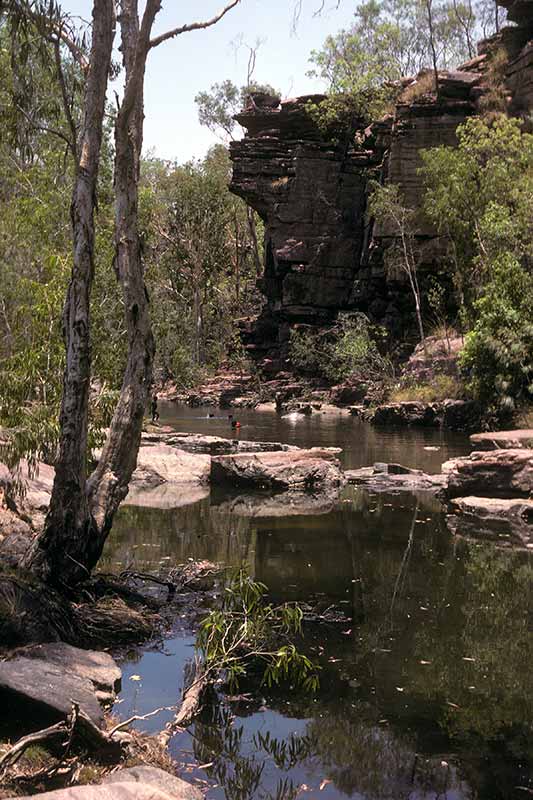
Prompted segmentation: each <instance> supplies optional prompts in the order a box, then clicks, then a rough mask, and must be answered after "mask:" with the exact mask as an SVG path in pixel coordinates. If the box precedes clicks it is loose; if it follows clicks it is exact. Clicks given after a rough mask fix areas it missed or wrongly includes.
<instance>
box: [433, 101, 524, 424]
mask: <svg viewBox="0 0 533 800" xmlns="http://www.w3.org/2000/svg"><path fill="white" fill-rule="evenodd" d="M458 140H459V143H458V147H456V148H451V147H439V148H435V149H432V150H429V151H427V152H426V153H424V154H423V161H424V167H423V175H424V180H425V185H426V191H425V200H424V207H425V211H426V214H427V215H428V217H429V219H430V220H431V221H432V222H433V224H435V226H436V227H437V229H438V230H439V231H440V232H442V233H445V234H447V236H448V238H449V242H450V262H451V263H452V265H453V266H454V278H455V285H456V289H457V294H458V301H459V305H460V307H461V309H462V319H463V322H464V324H466V326H467V327H468V328H469V329H470V332H469V333H468V334H467V336H466V343H465V348H464V351H463V354H462V359H461V363H462V366H463V368H464V370H465V373H466V375H467V377H468V388H469V390H470V391H471V392H472V394H473V395H474V396H475V397H476V398H478V399H479V400H480V402H482V403H483V404H484V406H485V407H486V408H487V409H488V410H492V411H494V412H495V413H497V414H501V413H504V412H510V411H512V410H514V408H515V407H516V406H517V405H519V404H520V403H522V402H527V400H528V399H529V398H530V397H531V393H532V384H533V373H532V355H531V354H532V350H533V340H532V331H533V328H532V325H533V311H532V308H533V294H532V276H531V267H532V264H533V229H532V226H531V219H533V135H532V134H530V133H526V132H524V131H523V130H522V128H521V125H520V122H519V121H518V120H516V119H509V118H507V117H505V116H503V115H502V114H497V115H495V116H494V117H493V118H492V119H483V118H472V119H469V120H467V122H466V123H465V124H464V125H462V126H460V127H459V129H458Z"/></svg>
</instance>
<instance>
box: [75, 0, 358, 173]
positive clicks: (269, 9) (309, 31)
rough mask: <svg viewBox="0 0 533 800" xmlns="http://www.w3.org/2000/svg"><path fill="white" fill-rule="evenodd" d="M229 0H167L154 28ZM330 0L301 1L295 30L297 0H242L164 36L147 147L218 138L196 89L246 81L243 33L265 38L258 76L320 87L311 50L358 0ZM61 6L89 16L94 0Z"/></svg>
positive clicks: (153, 60)
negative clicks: (189, 29) (202, 118)
mask: <svg viewBox="0 0 533 800" xmlns="http://www.w3.org/2000/svg"><path fill="white" fill-rule="evenodd" d="M224 4H225V3H224V0H163V10H162V11H161V13H160V14H159V16H158V19H157V26H156V31H157V32H160V31H163V30H167V29H169V28H174V27H176V26H178V25H182V24H183V23H185V22H191V21H193V20H198V19H206V18H209V17H211V16H213V15H214V13H215V12H216V11H218V10H219V9H220V8H221V7H222V6H223V5H224ZM336 5H337V3H336V0H326V5H325V9H324V11H323V13H322V15H321V16H320V17H314V16H313V11H314V10H315V9H316V8H317V7H318V6H320V0H304V3H303V11H302V15H301V18H300V22H299V25H298V31H297V34H296V35H294V34H292V32H291V22H292V9H293V0H242V2H241V4H240V5H239V6H237V7H236V8H235V9H233V10H232V11H231V12H229V13H228V14H227V16H226V17H224V19H223V20H221V22H219V23H218V25H216V26H214V27H213V28H210V29H208V30H205V31H199V32H193V33H187V34H184V35H182V36H179V37H177V38H176V39H175V40H173V41H169V42H165V43H164V44H162V45H160V46H159V47H158V48H157V49H155V50H153V51H152V52H151V53H150V55H149V60H148V68H147V76H146V92H145V98H146V99H145V103H146V120H145V150H149V149H152V150H154V151H155V154H156V155H158V156H160V157H161V158H166V159H172V160H174V159H176V160H177V161H179V162H183V161H186V160H188V159H190V158H193V157H201V156H203V155H204V153H205V152H206V151H207V149H208V148H209V146H210V145H211V144H213V143H214V142H215V141H216V139H215V138H214V137H213V135H212V134H211V133H210V132H209V131H208V130H207V129H206V128H202V127H201V126H200V124H199V123H198V115H197V108H196V104H195V102H194V97H195V95H196V94H197V93H198V92H200V91H202V90H205V89H209V87H210V86H211V84H213V83H215V82H219V81H222V80H224V79H226V78H230V79H231V80H233V81H234V82H235V83H238V84H242V83H244V82H245V80H246V65H247V59H248V53H247V51H246V50H245V48H241V50H240V51H239V52H238V53H237V54H235V52H234V48H232V44H231V43H232V42H234V41H235V40H237V39H238V38H239V37H240V36H242V38H243V39H244V41H245V42H247V43H250V44H254V43H255V41H256V40H257V38H258V37H260V38H261V39H264V40H265V41H264V43H263V44H262V45H261V47H260V49H259V51H258V56H257V67H256V72H255V79H256V80H258V81H262V82H265V83H270V84H272V85H273V86H275V87H276V88H278V89H279V90H280V91H281V92H282V94H283V96H285V97H292V96H295V95H298V94H306V93H308V92H313V91H321V90H322V89H323V87H322V86H321V85H320V83H319V82H317V81H316V80H311V79H310V78H307V77H306V74H305V73H306V72H307V70H308V69H309V64H308V58H309V53H310V51H311V50H312V49H314V48H319V47H320V46H321V44H322V42H323V41H324V39H325V37H326V36H327V35H328V34H329V33H333V32H335V31H337V30H338V29H339V28H342V27H345V26H346V25H348V24H349V23H350V19H351V17H352V15H353V11H354V8H355V5H356V1H355V0H343V2H342V3H341V4H340V6H339V8H338V9H337V8H336ZM63 7H64V8H65V9H68V10H69V11H72V12H73V13H77V14H80V15H81V16H84V17H85V18H88V17H90V13H91V8H92V3H91V2H90V0H63Z"/></svg>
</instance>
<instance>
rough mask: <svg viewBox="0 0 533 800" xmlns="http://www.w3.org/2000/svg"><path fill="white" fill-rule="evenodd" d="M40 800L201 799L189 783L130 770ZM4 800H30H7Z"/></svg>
mask: <svg viewBox="0 0 533 800" xmlns="http://www.w3.org/2000/svg"><path fill="white" fill-rule="evenodd" d="M38 796H39V797H40V798H42V800H202V798H203V795H202V792H201V791H200V790H199V789H197V788H196V787H194V786H191V784H190V783H187V782H186V781H182V780H181V779H180V778H176V776H175V775H171V774H170V773H169V772H164V771H163V770H162V769H157V768H156V767H144V766H143V767H130V768H129V769H121V770H117V772H113V773H112V774H111V775H109V776H108V777H107V778H106V779H105V780H104V782H103V783H101V784H99V785H96V786H95V785H90V786H73V787H71V788H68V789H58V790H57V791H55V792H44V793H43V794H39V795H38ZM8 800H30V798H29V796H28V797H25V798H21V797H20V796H19V797H18V798H9V799H8Z"/></svg>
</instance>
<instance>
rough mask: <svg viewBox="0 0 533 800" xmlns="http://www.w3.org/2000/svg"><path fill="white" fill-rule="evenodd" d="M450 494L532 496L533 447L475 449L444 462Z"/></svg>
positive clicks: (449, 495)
mask: <svg viewBox="0 0 533 800" xmlns="http://www.w3.org/2000/svg"><path fill="white" fill-rule="evenodd" d="M442 471H443V473H445V474H447V475H448V486H447V489H446V496H447V497H469V496H474V497H509V498H512V497H529V496H530V495H531V494H533V451H532V450H528V449H526V448H521V449H520V448H515V449H508V450H504V449H502V450H488V451H476V452H474V453H471V454H470V455H469V456H465V457H463V458H454V459H452V460H451V461H446V462H445V463H444V464H443V465H442Z"/></svg>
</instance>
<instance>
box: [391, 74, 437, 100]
mask: <svg viewBox="0 0 533 800" xmlns="http://www.w3.org/2000/svg"><path fill="white" fill-rule="evenodd" d="M434 93H435V75H434V74H433V72H430V71H428V72H423V73H422V74H421V75H419V76H418V77H417V79H416V82H415V83H411V84H410V85H409V86H407V88H406V89H404V90H403V92H402V93H401V95H400V98H399V102H400V103H407V104H410V103H415V102H416V101H417V100H418V101H420V100H421V99H422V98H425V102H431V100H432V99H433V96H434Z"/></svg>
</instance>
